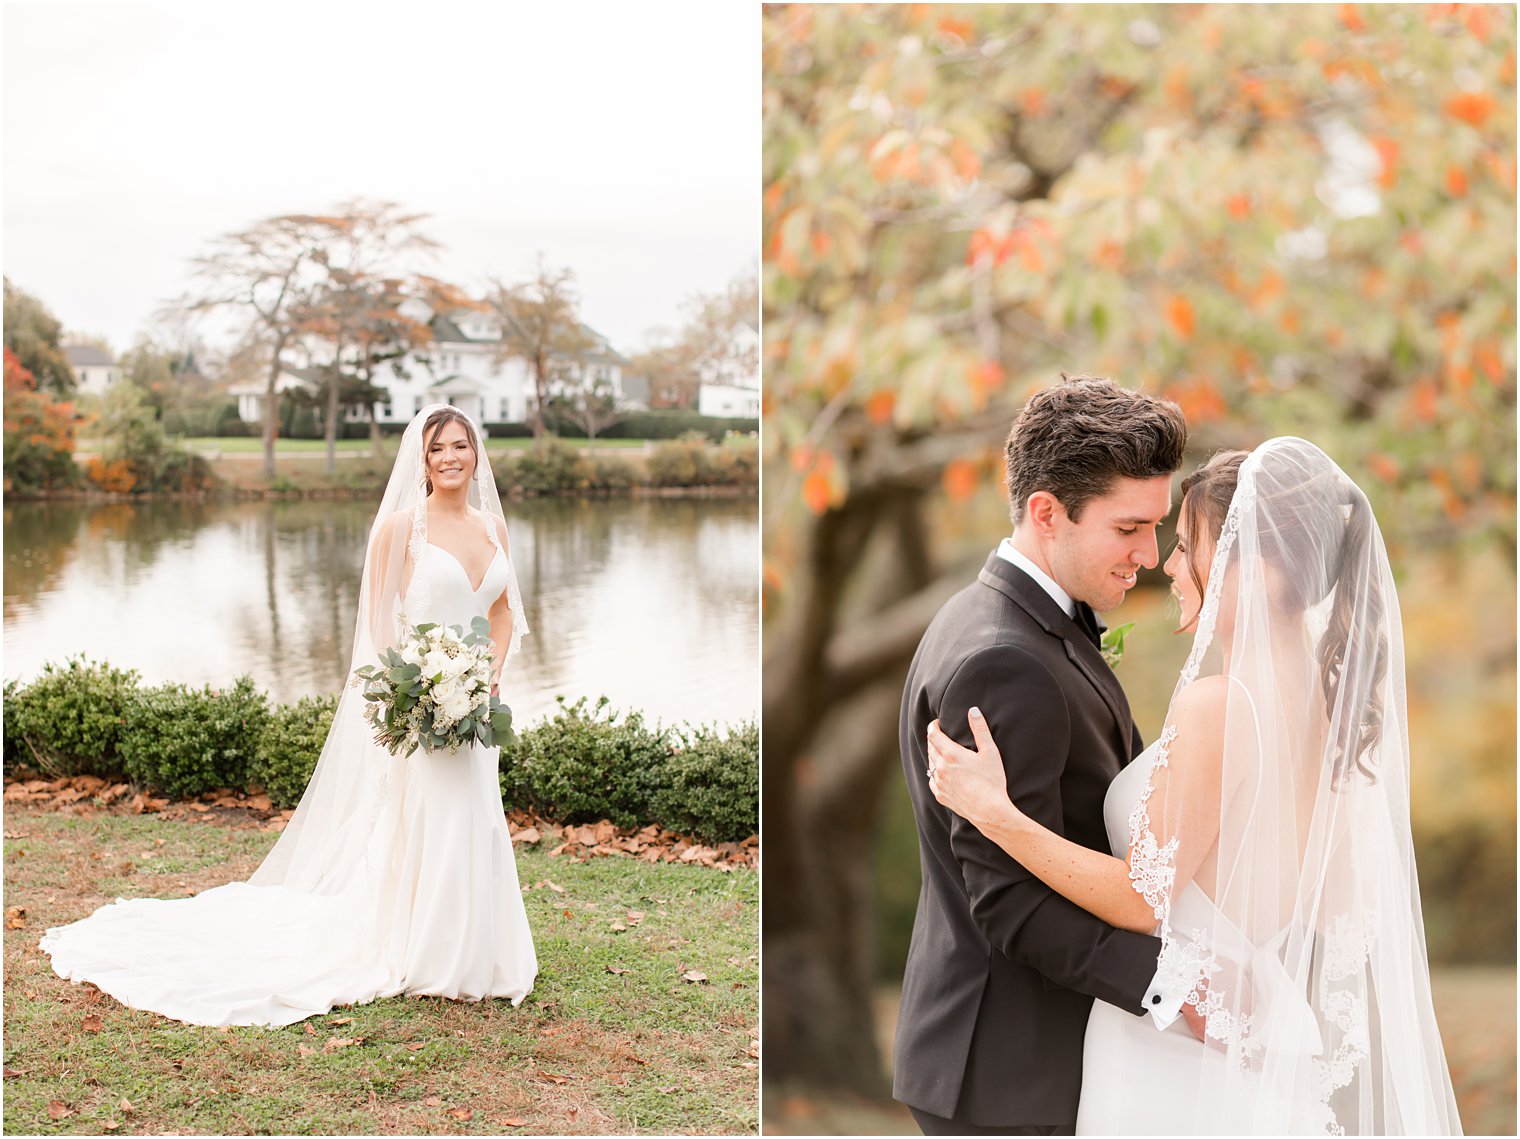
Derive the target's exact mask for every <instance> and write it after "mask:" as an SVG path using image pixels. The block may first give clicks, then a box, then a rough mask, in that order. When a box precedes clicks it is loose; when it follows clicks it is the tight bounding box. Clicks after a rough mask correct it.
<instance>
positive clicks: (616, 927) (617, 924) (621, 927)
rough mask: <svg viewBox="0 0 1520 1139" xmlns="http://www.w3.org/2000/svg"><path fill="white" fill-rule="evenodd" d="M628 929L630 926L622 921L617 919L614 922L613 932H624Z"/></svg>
mask: <svg viewBox="0 0 1520 1139" xmlns="http://www.w3.org/2000/svg"><path fill="white" fill-rule="evenodd" d="M627 929H628V927H627V926H626V925H624V924H623V923H622V922H620V921H615V922H613V923H612V932H613V933H623V932H625V931H626V930H627Z"/></svg>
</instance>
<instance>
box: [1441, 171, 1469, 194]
mask: <svg viewBox="0 0 1520 1139" xmlns="http://www.w3.org/2000/svg"><path fill="white" fill-rule="evenodd" d="M1446 192H1447V193H1448V194H1450V195H1451V196H1452V197H1453V198H1465V197H1467V171H1466V170H1463V169H1462V168H1461V167H1460V166H1456V165H1452V166H1448V167H1447V168H1446Z"/></svg>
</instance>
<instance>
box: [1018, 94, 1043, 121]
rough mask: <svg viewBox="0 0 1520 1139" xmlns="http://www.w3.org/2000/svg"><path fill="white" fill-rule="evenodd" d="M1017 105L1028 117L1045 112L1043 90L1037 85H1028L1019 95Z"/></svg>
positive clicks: (1034, 116) (1037, 115)
mask: <svg viewBox="0 0 1520 1139" xmlns="http://www.w3.org/2000/svg"><path fill="white" fill-rule="evenodd" d="M1019 106H1020V107H1022V108H1023V110H1024V113H1025V114H1026V115H1028V116H1029V117H1030V118H1039V117H1040V116H1041V115H1043V114H1044V113H1045V92H1044V91H1042V90H1041V89H1040V88H1038V87H1028V88H1026V89H1025V90H1024V92H1023V94H1021V95H1020V96H1019Z"/></svg>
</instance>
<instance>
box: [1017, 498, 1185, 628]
mask: <svg viewBox="0 0 1520 1139" xmlns="http://www.w3.org/2000/svg"><path fill="white" fill-rule="evenodd" d="M1171 508H1172V479H1171V476H1170V475H1162V476H1161V477H1159V478H1154V479H1127V478H1118V479H1115V480H1114V484H1113V486H1111V487H1110V488H1109V490H1108V493H1107V494H1105V495H1102V496H1101V497H1098V498H1091V499H1088V501H1087V505H1086V506H1084V507H1083V508H1082V511H1081V518H1080V519H1079V520H1077V521H1072V519H1071V517H1070V516H1069V515H1068V514H1067V513H1066V511H1065V510H1064V509H1063V508H1061V507H1060V505H1059V504H1057V506H1056V507H1055V509H1054V510H1053V511H1052V515H1051V524H1052V529H1051V541H1050V545H1049V546H1048V547H1047V548H1048V550H1049V557H1050V568H1051V571H1052V572H1051V576H1052V577H1054V578H1055V579H1056V581H1057V582H1058V583H1059V584H1060V585H1061V587H1062V588H1063V589H1065V590H1066V592H1067V593H1069V594H1071V595H1072V596H1073V597H1074V598H1076V599H1077V600H1078V601H1085V602H1087V604H1089V605H1091V606H1092V607H1093V608H1094V609H1095V610H1097V611H1098V612H1099V613H1106V612H1108V611H1109V610H1110V609H1117V608H1118V607H1119V603H1120V602H1122V601H1123V600H1124V595H1125V594H1126V593H1128V592H1129V590H1130V588H1131V587H1132V586H1133V585H1134V584H1135V575H1136V573H1137V572H1138V571H1139V569H1140V567H1141V566H1145V567H1146V568H1150V567H1151V566H1154V565H1155V564H1156V562H1157V561H1158V560H1159V559H1158V557H1157V552H1156V528H1157V527H1158V526H1160V525H1161V521H1162V519H1164V518H1165V517H1166V516H1167V514H1168V513H1169V512H1170V511H1171Z"/></svg>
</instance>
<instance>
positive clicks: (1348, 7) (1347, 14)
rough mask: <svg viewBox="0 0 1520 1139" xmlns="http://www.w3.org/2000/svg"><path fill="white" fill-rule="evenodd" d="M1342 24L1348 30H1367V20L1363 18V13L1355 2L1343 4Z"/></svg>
mask: <svg viewBox="0 0 1520 1139" xmlns="http://www.w3.org/2000/svg"><path fill="white" fill-rule="evenodd" d="M1341 26H1342V27H1344V28H1345V29H1346V30H1347V31H1348V32H1365V31H1366V30H1367V21H1366V20H1363V19H1362V14H1361V13H1360V12H1358V11H1357V10H1356V5H1355V4H1342V5H1341Z"/></svg>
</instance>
